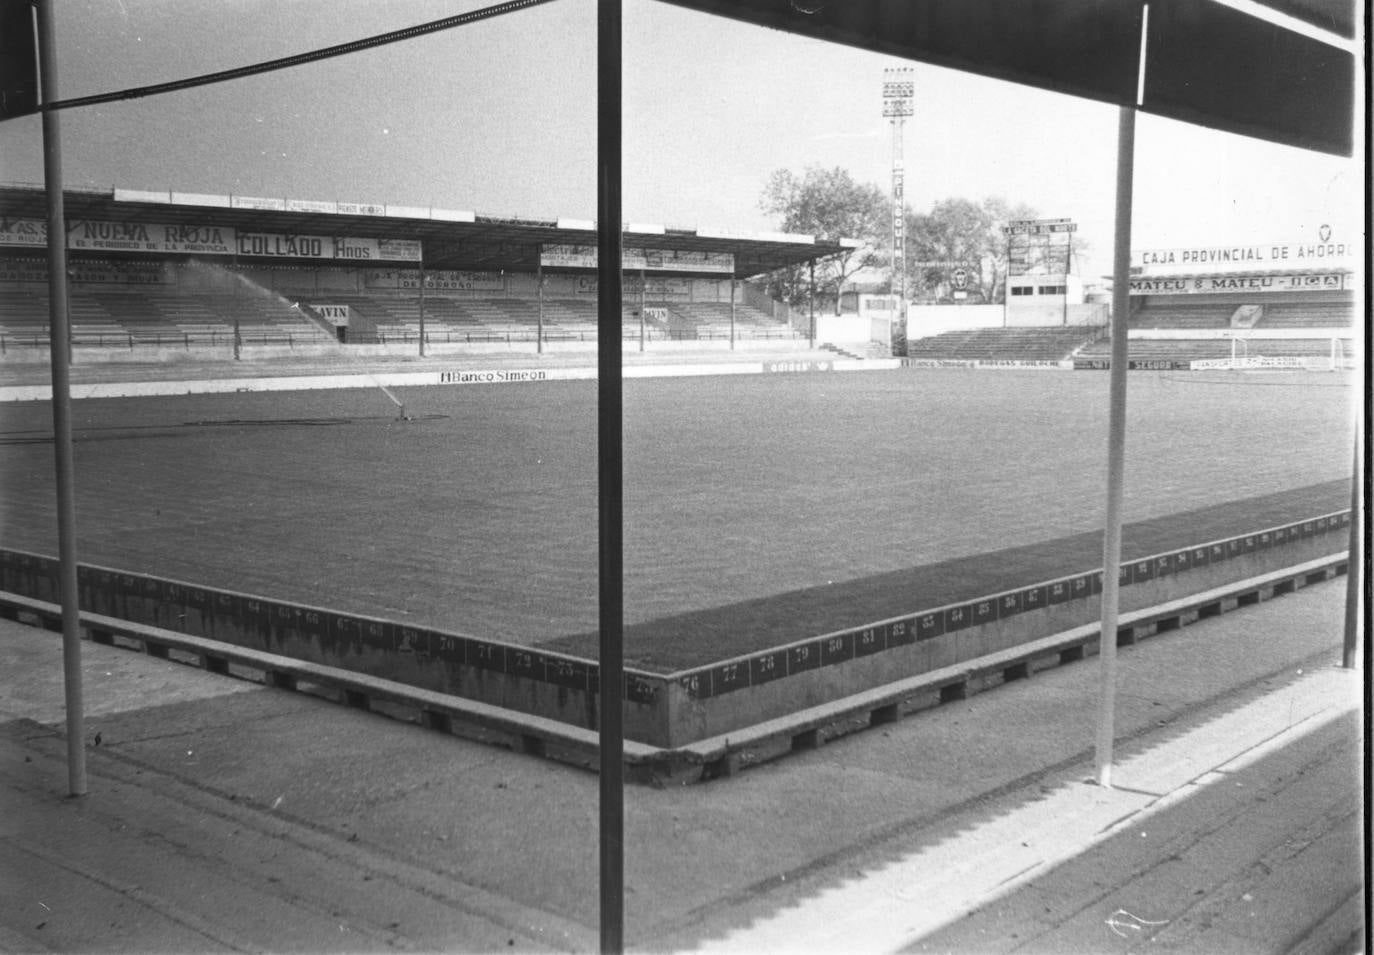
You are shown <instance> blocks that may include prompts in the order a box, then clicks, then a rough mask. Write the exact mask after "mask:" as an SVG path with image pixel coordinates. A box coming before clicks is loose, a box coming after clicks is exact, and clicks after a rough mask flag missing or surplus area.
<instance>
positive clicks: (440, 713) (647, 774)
mask: <svg viewBox="0 0 1374 955" xmlns="http://www.w3.org/2000/svg"><path fill="white" fill-rule="evenodd" d="M1347 566H1348V560H1347V558H1346V557H1345V556H1342V555H1333V556H1330V557H1325V558H1320V559H1317V560H1310V561H1307V562H1304V563H1302V564H1298V565H1294V566H1292V567H1289V568H1285V569H1284V570H1281V571H1274V572H1270V573H1267V574H1263V575H1260V576H1257V577H1253V578H1249V579H1247V580H1243V581H1238V582H1235V583H1233V584H1229V585H1226V586H1223V587H1218V588H1214V589H1212V590H1208V591H1202V592H1200V593H1197V594H1194V595H1191V596H1189V597H1185V598H1181V599H1178V600H1173V601H1169V602H1166V603H1163V604H1159V605H1156V606H1153V607H1148V608H1144V609H1140V610H1135V611H1130V612H1127V613H1123V614H1122V615H1121V616H1120V618H1119V621H1118V631H1117V640H1118V645H1121V646H1128V645H1130V644H1132V643H1134V642H1136V641H1137V640H1139V639H1141V638H1142V637H1144V636H1148V635H1151V634H1155V633H1163V632H1167V631H1170V630H1174V629H1178V628H1179V627H1182V626H1185V625H1187V624H1189V623H1193V622H1195V621H1197V620H1200V619H1206V618H1208V617H1211V616H1216V615H1218V614H1220V613H1223V612H1226V611H1228V610H1231V609H1236V608H1238V607H1244V606H1249V605H1253V604H1255V603H1258V602H1259V601H1260V600H1262V599H1271V598H1273V597H1277V596H1281V595H1283V594H1287V593H1292V592H1294V591H1295V590H1296V589H1298V588H1300V587H1305V586H1309V585H1311V584H1315V583H1318V582H1321V581H1325V580H1327V579H1329V577H1330V576H1332V575H1340V574H1341V573H1343V572H1345V570H1346V568H1347ZM0 610H2V611H3V616H5V617H8V618H10V619H15V620H22V619H23V618H24V617H25V616H27V617H30V618H33V622H36V623H37V624H39V625H42V626H45V627H47V628H48V629H55V628H57V627H60V621H61V607H60V606H59V605H57V604H54V603H50V602H47V601H42V600H35V599H33V598H28V597H23V596H21V595H16V594H0ZM80 619H81V626H82V628H83V630H84V631H85V634H86V636H87V637H88V638H89V639H91V640H92V641H93V642H98V643H103V644H110V645H122V646H126V647H127V646H128V644H129V643H132V644H134V645H135V646H136V647H137V648H141V649H142V650H143V652H145V653H148V654H149V655H150V656H158V657H162V658H167V659H176V660H178V662H186V663H191V664H193V665H199V666H201V667H202V668H204V669H206V670H208V671H210V672H215V673H220V674H223V675H227V676H236V677H243V674H242V673H241V672H239V673H235V672H234V671H233V669H231V667H236V668H240V670H243V669H246V670H249V671H252V672H254V673H259V674H261V679H262V682H264V683H265V684H267V685H270V686H273V687H276V688H280V689H289V690H293V691H304V692H309V689H308V688H310V687H313V688H314V690H315V692H316V694H317V695H323V696H324V697H325V698H327V699H331V700H333V701H334V702H337V703H340V704H343V705H347V706H352V707H356V708H359V709H366V710H369V711H372V712H377V713H379V714H381V715H387V716H392V717H398V718H402V719H406V720H409V721H412V722H416V723H418V724H419V725H422V726H424V727H426V728H428V729H434V730H438V731H440V732H445V733H452V734H454V735H458V736H462V737H464V738H469V739H473V740H476V741H479V742H485V743H491V744H495V745H500V746H503V747H505V748H508V749H512V750H515V751H517V752H522V753H526V754H529V755H536V756H543V757H546V758H552V759H556V760H558V761H559V762H564V763H568V764H571V765H576V766H581V767H583V768H586V769H592V770H594V769H595V768H596V765H597V756H596V753H597V749H598V745H599V736H598V733H597V731H596V730H594V729H585V728H582V727H577V726H573V725H570V724H567V723H562V722H559V721H557V720H552V719H547V718H545V717H540V716H537V715H534V714H529V713H521V712H518V711H515V710H509V709H505V708H502V707H498V706H493V705H490V704H487V703H482V702H480V701H476V700H469V699H464V698H462V697H457V696H452V695H449V694H445V693H438V692H435V691H431V690H425V689H420V688H417V687H413V686H410V685H407V684H404V683H398V682H395V681H392V680H387V679H383V678H380V677H374V676H369V675H366V674H361V673H357V672H354V671H350V670H344V669H340V668H337V667H330V666H325V665H322V664H318V663H311V662H307V661H303V660H297V659H294V658H291V657H284V656H279V655H276V654H272V653H266V652H263V651H259V650H254V649H251V648H246V647H240V646H236V645H234V644H229V643H223V642H221V641H217V640H211V639H207V638H204V637H196V636H191V635H188V634H181V633H176V632H173V631H169V630H163V629H160V628H157V627H152V626H147V625H145V624H138V623H132V622H129V621H125V620H121V619H118V618H115V617H108V616H104V615H101V614H95V613H89V612H84V611H83V612H82V613H81V615H80ZM25 622H29V621H25ZM1099 631H1100V627H1099V626H1098V625H1095V624H1087V625H1083V626H1079V627H1074V628H1072V629H1069V630H1065V631H1063V632H1060V633H1056V634H1052V635H1050V636H1046V637H1043V638H1040V639H1038V640H1034V641H1031V642H1028V643H1025V644H1020V645H1018V646H1015V647H1011V648H1008V649H1006V650H1002V651H998V652H996V653H991V654H988V655H985V656H983V657H980V658H978V659H977V660H971V661H965V662H963V663H959V664H955V665H953V666H947V667H943V668H940V669H938V670H933V671H930V672H927V673H922V674H919V675H917V676H913V677H909V678H907V679H904V680H900V681H897V682H894V683H890V684H886V685H884V686H880V687H875V688H873V689H870V690H865V691H863V692H860V693H855V694H852V695H850V696H847V697H844V698H842V699H838V700H834V701H831V702H828V703H825V704H821V705H818V706H812V707H809V708H806V709H802V710H798V711H796V712H795V713H791V714H788V715H786V716H783V717H779V718H776V719H772V720H767V721H764V722H760V723H757V724H755V725H753V726H750V727H746V728H743V729H741V730H737V731H732V732H730V733H728V734H721V735H719V736H714V737H710V738H707V739H702V740H698V741H696V742H693V743H689V744H686V745H683V746H680V747H675V748H663V747H657V746H652V745H648V744H644V743H639V742H636V741H633V740H628V739H627V740H625V741H624V747H625V765H626V767H627V778H628V779H630V780H631V781H632V782H637V783H643V784H648V785H656V786H662V785H666V784H687V783H691V782H697V781H707V780H711V779H715V778H718V777H724V776H730V775H733V774H734V773H736V772H738V771H739V770H741V769H743V768H745V767H747V766H749V765H754V764H757V763H762V762H765V761H768V760H770V759H775V758H778V757H781V756H785V755H787V754H788V753H791V752H794V751H800V750H806V749H812V748H815V747H817V746H820V745H821V744H822V743H823V742H825V741H827V740H829V739H834V738H837V737H839V736H842V735H846V734H848V733H851V732H855V731H858V730H862V729H866V728H869V727H872V726H880V725H883V724H886V723H891V722H895V721H896V720H898V719H900V718H901V717H902V716H905V715H907V714H909V713H913V712H917V711H919V710H921V709H925V708H927V707H930V706H934V705H938V704H940V703H944V702H951V701H954V700H960V699H964V698H965V697H966V696H968V695H970V694H972V693H976V692H980V691H982V690H986V689H992V688H994V687H996V686H1000V685H1002V684H1003V683H1008V682H1013V681H1015V680H1019V679H1024V678H1028V677H1029V676H1030V675H1032V674H1033V673H1036V672H1039V671H1040V670H1044V669H1047V668H1049V667H1052V666H1057V665H1062V664H1065V663H1071V662H1074V661H1077V660H1081V659H1084V658H1086V657H1087V656H1090V655H1096V653H1097V651H1098V642H1099V635H1100V634H1099ZM120 641H124V642H123V643H121V642H120ZM129 648H130V649H132V648H133V647H129ZM173 653H176V654H178V655H179V656H176V657H174V656H173V655H172V654H173ZM247 678H251V677H247Z"/></svg>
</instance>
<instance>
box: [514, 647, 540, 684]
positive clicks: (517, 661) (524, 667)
mask: <svg viewBox="0 0 1374 955" xmlns="http://www.w3.org/2000/svg"><path fill="white" fill-rule="evenodd" d="M506 659H507V661H508V662H509V663H510V672H511V674H512V675H513V676H522V677H525V678H526V679H530V680H542V679H544V671H545V669H546V667H545V664H544V657H543V656H542V655H540V654H537V653H533V652H531V651H529V650H510V651H508V653H507V655H506Z"/></svg>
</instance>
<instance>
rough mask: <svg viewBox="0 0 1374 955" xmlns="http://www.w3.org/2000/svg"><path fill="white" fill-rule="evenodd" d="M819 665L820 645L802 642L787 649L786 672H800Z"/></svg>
mask: <svg viewBox="0 0 1374 955" xmlns="http://www.w3.org/2000/svg"><path fill="white" fill-rule="evenodd" d="M820 665H821V651H820V647H819V646H817V645H816V644H814V643H807V644H803V645H802V646H799V647H793V648H792V649H791V650H788V651H787V672H788V673H800V672H801V671H802V670H814V669H816V667H818V666H820Z"/></svg>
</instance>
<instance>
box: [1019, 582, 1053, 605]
mask: <svg viewBox="0 0 1374 955" xmlns="http://www.w3.org/2000/svg"><path fill="white" fill-rule="evenodd" d="M1048 590H1049V588H1047V587H1029V588H1027V589H1026V590H1023V591H1021V606H1022V607H1024V608H1025V609H1026V610H1039V609H1040V608H1041V607H1043V606H1045V604H1047V603H1049V593H1048Z"/></svg>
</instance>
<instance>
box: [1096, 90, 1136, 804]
mask: <svg viewBox="0 0 1374 955" xmlns="http://www.w3.org/2000/svg"><path fill="white" fill-rule="evenodd" d="M1134 175H1135V107H1134V106H1122V107H1120V111H1119V114H1118V119H1117V134H1116V234H1115V240H1114V241H1115V243H1116V247H1115V249H1114V255H1113V262H1112V367H1111V373H1110V374H1111V384H1110V392H1111V398H1110V409H1109V411H1108V425H1107V520H1106V529H1105V531H1104V532H1103V535H1102V538H1103V539H1102V632H1101V637H1100V638H1099V640H1098V651H1099V656H1100V657H1101V658H1102V692H1101V697H1100V700H1099V706H1098V719H1097V759H1096V763H1097V782H1098V783H1099V784H1100V785H1102V786H1111V784H1112V741H1113V737H1114V735H1115V733H1114V730H1115V723H1116V626H1117V616H1118V613H1119V610H1120V583H1121V511H1122V501H1123V499H1124V497H1125V470H1126V363H1127V360H1128V354H1129V353H1128V351H1127V337H1126V336H1127V319H1128V318H1129V313H1130V293H1131V284H1130V283H1131V274H1130V272H1131V196H1132V184H1133V179H1134Z"/></svg>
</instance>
